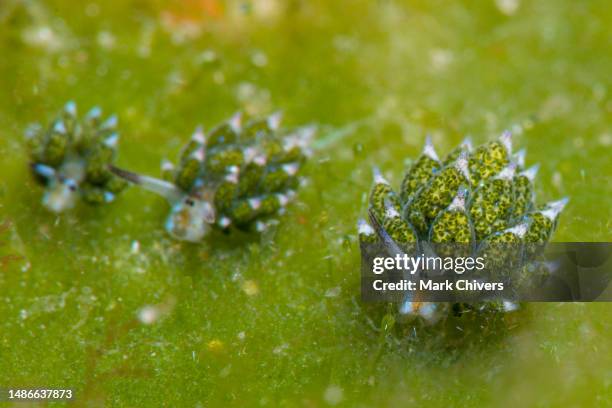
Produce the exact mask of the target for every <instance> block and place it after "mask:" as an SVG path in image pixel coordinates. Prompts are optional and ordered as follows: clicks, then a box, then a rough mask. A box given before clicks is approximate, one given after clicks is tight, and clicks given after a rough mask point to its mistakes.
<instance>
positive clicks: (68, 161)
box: [26, 102, 127, 213]
mask: <svg viewBox="0 0 612 408" xmlns="http://www.w3.org/2000/svg"><path fill="white" fill-rule="evenodd" d="M26 140H27V142H28V146H29V149H30V160H31V169H32V172H33V173H34V175H35V177H36V180H37V181H39V182H40V183H41V184H43V185H44V186H45V193H44V196H43V204H44V206H45V207H47V208H48V209H49V210H51V211H53V212H56V213H59V212H62V211H64V210H67V209H70V208H72V207H73V206H74V205H75V203H76V202H77V200H78V199H79V198H80V199H82V200H83V201H85V202H86V203H88V204H101V203H109V202H111V201H113V200H114V199H115V196H116V195H117V194H118V193H120V192H121V191H122V190H123V189H124V188H125V187H126V186H127V183H126V182H125V181H123V180H121V179H120V178H118V177H115V176H114V175H113V174H112V173H111V172H110V171H109V169H108V165H109V164H111V163H112V162H113V161H114V160H115V156H116V150H117V143H118V142H119V133H118V132H117V117H116V116H115V115H112V116H110V117H108V118H107V119H105V120H103V119H102V111H101V110H100V108H98V107H94V108H93V109H91V110H90V111H89V112H88V113H87V114H86V115H85V116H84V117H83V118H81V119H79V118H78V116H77V108H76V104H75V103H74V102H68V103H67V104H66V105H65V106H64V109H63V111H62V112H61V113H60V114H59V115H58V116H57V117H56V118H55V120H53V121H52V122H51V124H50V125H49V126H48V127H47V128H43V127H42V126H41V125H40V124H35V125H32V126H30V127H29V128H28V130H27V131H26Z"/></svg>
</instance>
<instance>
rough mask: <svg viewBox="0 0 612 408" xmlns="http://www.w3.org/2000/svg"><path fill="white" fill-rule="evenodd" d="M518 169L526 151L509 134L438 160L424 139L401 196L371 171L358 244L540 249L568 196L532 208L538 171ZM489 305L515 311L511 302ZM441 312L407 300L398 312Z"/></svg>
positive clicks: (439, 307)
mask: <svg viewBox="0 0 612 408" xmlns="http://www.w3.org/2000/svg"><path fill="white" fill-rule="evenodd" d="M524 164H525V151H524V150H521V151H519V152H517V153H516V154H512V144H511V134H510V133H509V132H505V133H504V134H502V136H501V137H500V138H499V139H497V140H495V141H491V142H488V143H485V144H483V145H481V146H478V147H477V148H475V149H474V148H472V145H471V142H470V141H469V140H465V141H464V142H463V143H462V144H461V145H460V146H458V147H456V148H455V149H453V150H452V151H451V152H450V153H449V154H448V155H447V156H446V157H445V158H443V159H440V158H439V157H438V155H437V154H436V151H435V149H434V147H433V145H432V143H431V140H430V138H427V140H426V142H425V147H424V149H423V152H422V154H421V155H420V157H419V158H418V159H417V160H415V161H414V162H413V164H412V165H411V167H410V168H409V170H408V171H407V173H406V175H405V177H404V179H403V181H402V183H401V186H400V191H399V193H397V192H396V191H395V190H394V189H393V188H392V187H391V185H390V183H389V182H388V181H386V180H385V179H384V178H383V177H382V176H381V175H380V174H379V172H377V171H376V172H375V177H374V187H373V188H372V192H371V194H370V201H369V210H368V211H369V214H370V217H369V218H370V220H369V222H368V221H365V220H360V221H359V239H360V242H361V243H362V244H367V243H372V242H377V241H381V242H382V243H383V244H384V246H385V247H387V249H388V250H389V252H390V253H397V251H410V250H413V249H414V248H416V247H417V246H421V245H422V244H424V243H433V244H437V245H436V248H437V249H438V251H440V253H439V255H440V256H448V255H453V253H452V251H457V248H458V246H452V245H445V244H463V246H461V248H463V247H465V248H472V249H473V250H474V251H477V252H483V251H491V250H493V249H492V248H494V245H493V244H508V243H519V244H523V243H535V244H546V243H547V242H548V240H549V239H550V237H551V235H552V233H553V231H554V229H555V227H556V224H557V220H558V216H559V214H560V212H561V211H562V210H563V207H564V206H565V204H566V203H567V199H566V198H565V199H562V200H559V201H555V202H551V203H548V204H545V205H543V206H537V205H536V203H535V196H534V189H533V183H534V180H535V176H536V174H537V170H538V166H537V165H535V166H533V167H531V168H529V169H524ZM469 250H470V251H471V249H469ZM446 251H450V252H446ZM531 255H533V254H531ZM491 258H494V257H491ZM498 261H499V262H500V263H501V262H503V261H504V260H503V259H498ZM514 266H518V267H519V268H524V267H525V266H526V265H521V264H519V265H514ZM527 269H530V270H533V269H534V267H533V266H530V267H529V268H526V270H527ZM492 307H494V308H495V307H497V308H500V309H502V310H514V309H515V308H516V305H514V304H512V303H510V302H504V304H501V305H493V306H492ZM444 308H448V305H443V304H434V303H418V302H414V301H412V299H409V300H407V301H406V302H405V303H403V304H402V305H401V307H400V311H401V312H403V313H406V314H414V315H420V316H422V317H424V318H425V319H426V320H429V321H435V320H436V319H437V318H438V317H440V316H441V314H442V313H441V311H442V309H444Z"/></svg>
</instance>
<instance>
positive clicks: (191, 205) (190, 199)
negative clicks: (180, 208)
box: [185, 198, 195, 207]
mask: <svg viewBox="0 0 612 408" xmlns="http://www.w3.org/2000/svg"><path fill="white" fill-rule="evenodd" d="M185 204H187V205H188V206H190V207H193V206H194V205H195V201H193V199H192V198H186V199H185Z"/></svg>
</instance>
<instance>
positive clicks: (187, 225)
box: [111, 114, 314, 242]
mask: <svg viewBox="0 0 612 408" xmlns="http://www.w3.org/2000/svg"><path fill="white" fill-rule="evenodd" d="M313 135H314V128H312V127H306V128H300V129H297V130H294V131H283V130H281V129H280V115H278V114H275V115H272V116H270V117H268V118H264V119H253V120H248V121H246V123H245V124H244V125H243V118H242V115H240V114H236V115H234V116H233V117H232V118H231V119H230V120H228V121H227V122H225V123H222V124H221V125H219V126H217V127H216V128H214V129H212V130H211V131H210V132H208V133H207V134H205V133H204V131H203V130H202V129H201V128H198V129H196V131H195V133H194V134H193V136H192V137H191V139H190V140H189V142H188V143H187V144H186V145H185V147H184V148H183V150H182V152H181V155H180V159H179V162H178V165H177V166H176V167H175V166H174V165H173V164H172V163H170V162H168V161H164V162H163V163H162V173H163V178H162V179H156V178H152V177H148V176H143V175H139V174H136V173H132V172H129V171H126V170H123V169H118V168H116V167H112V168H111V170H112V171H113V172H114V173H115V174H116V175H118V176H120V177H123V178H124V179H126V180H128V181H130V182H132V183H134V184H137V185H139V186H141V187H143V188H145V189H147V190H149V191H152V192H154V193H157V194H159V195H161V196H163V197H164V198H166V200H168V202H169V204H170V207H171V210H170V214H169V216H168V218H167V220H166V224H165V227H166V230H167V231H168V233H169V234H170V235H172V236H173V237H174V238H176V239H179V240H184V241H191V242H198V241H200V240H201V239H202V238H204V236H205V235H206V234H207V233H208V232H209V230H210V229H211V228H213V227H214V228H217V229H220V230H224V231H227V230H229V229H230V228H232V227H236V228H239V229H242V230H251V229H255V230H257V231H263V230H264V229H265V228H267V226H268V225H269V223H270V222H271V220H272V219H273V218H274V217H275V216H277V215H279V214H282V213H283V211H284V208H285V206H286V205H287V204H288V203H289V202H290V201H291V200H292V199H293V198H294V197H295V194H296V189H297V188H298V187H299V185H300V178H299V177H298V176H299V171H300V169H301V167H302V164H303V163H304V161H305V160H306V158H307V157H308V156H309V155H310V148H309V146H310V142H311V139H312V137H313Z"/></svg>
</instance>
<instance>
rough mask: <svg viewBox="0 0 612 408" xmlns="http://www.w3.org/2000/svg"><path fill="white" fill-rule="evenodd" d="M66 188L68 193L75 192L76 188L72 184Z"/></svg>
mask: <svg viewBox="0 0 612 408" xmlns="http://www.w3.org/2000/svg"><path fill="white" fill-rule="evenodd" d="M68 188H69V189H70V191H76V189H77V187H76V186H75V185H74V184H70V185H69V186H68Z"/></svg>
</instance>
